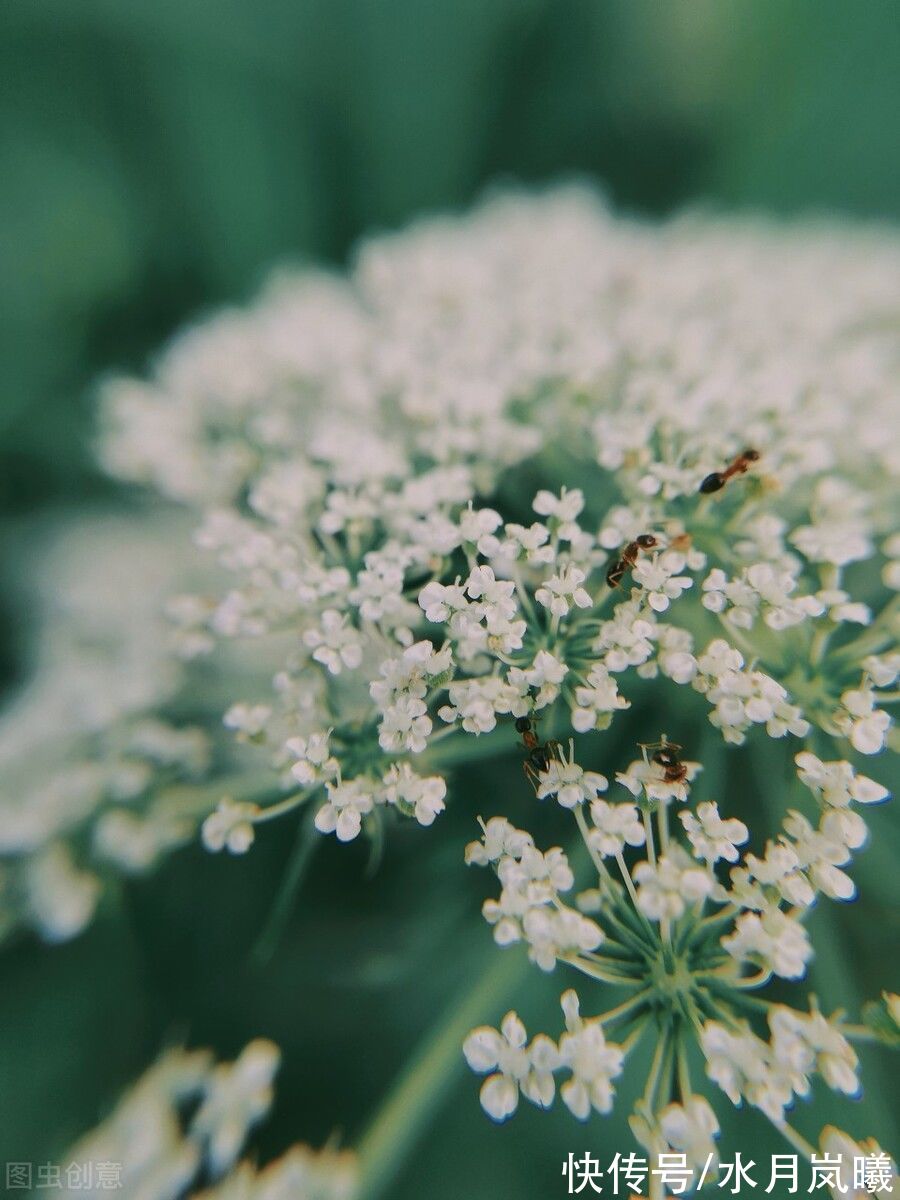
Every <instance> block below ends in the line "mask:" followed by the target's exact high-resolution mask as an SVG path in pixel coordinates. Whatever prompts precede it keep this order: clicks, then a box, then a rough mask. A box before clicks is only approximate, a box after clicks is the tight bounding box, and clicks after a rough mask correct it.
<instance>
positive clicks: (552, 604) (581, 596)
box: [534, 563, 593, 617]
mask: <svg viewBox="0 0 900 1200" xmlns="http://www.w3.org/2000/svg"><path fill="white" fill-rule="evenodd" d="M586 578H587V576H586V575H585V573H584V571H582V570H581V569H580V568H579V567H576V566H573V565H572V564H571V563H570V564H569V565H567V566H565V567H563V568H562V570H560V571H557V573H556V574H555V575H551V576H550V578H549V579H545V580H544V582H543V584H542V585H541V587H539V588H538V589H537V591H536V592H535V593H534V598H535V600H537V602H538V604H542V605H543V606H544V608H549V609H550V611H551V613H553V615H554V616H555V617H565V616H567V615H568V612H569V609H570V608H571V607H572V605H573V604H574V605H575V606H576V608H590V607H591V605H592V604H593V600H592V599H591V594H590V592H588V591H587V589H586V588H583V587H582V586H581V585H582V584H583V583H584V581H585V579H586Z"/></svg>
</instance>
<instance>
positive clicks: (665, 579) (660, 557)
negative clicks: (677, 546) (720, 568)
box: [631, 550, 694, 612]
mask: <svg viewBox="0 0 900 1200" xmlns="http://www.w3.org/2000/svg"><path fill="white" fill-rule="evenodd" d="M684 567H685V556H684V555H683V554H681V553H679V552H678V551H675V550H665V551H663V553H662V554H654V555H653V557H652V558H641V559H639V560H638V562H637V564H636V565H635V567H634V570H633V571H632V572H631V578H632V580H633V581H634V583H635V584H637V586H638V587H641V588H643V589H644V591H645V592H646V593H647V603H648V604H649V605H650V607H651V608H652V609H653V610H654V611H655V612H665V611H666V609H667V608H668V607H669V604H670V602H671V601H672V600H677V599H678V597H679V596H680V595H681V593H682V592H684V591H686V590H687V589H688V588H689V587H693V585H694V581H693V579H691V577H690V576H689V575H680V574H679V572H680V571H682V570H684Z"/></svg>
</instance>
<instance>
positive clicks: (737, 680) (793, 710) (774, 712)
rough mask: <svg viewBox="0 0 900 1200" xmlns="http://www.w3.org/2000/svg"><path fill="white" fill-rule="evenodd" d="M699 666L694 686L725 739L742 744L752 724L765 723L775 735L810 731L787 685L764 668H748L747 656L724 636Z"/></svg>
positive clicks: (715, 642)
mask: <svg viewBox="0 0 900 1200" xmlns="http://www.w3.org/2000/svg"><path fill="white" fill-rule="evenodd" d="M697 667H698V674H697V676H696V678H695V679H694V680H693V686H694V687H695V688H696V689H697V691H699V692H703V694H704V695H705V696H706V698H707V700H708V701H709V703H710V704H711V705H712V706H713V711H712V712H711V713H710V715H709V719H710V721H711V722H712V724H713V725H715V726H716V728H717V729H720V730H721V731H722V736H723V738H724V739H725V741H726V742H732V743H734V744H735V745H738V746H739V745H741V744H742V743H743V742H744V740H745V738H746V736H747V731H748V729H749V728H750V727H751V726H752V725H764V726H765V728H766V732H767V733H768V734H769V736H770V737H774V738H779V737H784V736H785V734H788V733H790V734H793V736H794V737H805V736H806V734H807V733H808V732H809V729H810V725H809V722H808V721H807V720H806V719H805V718H804V716H803V714H802V712H801V710H800V709H799V708H798V707H797V706H796V705H794V704H791V703H790V701H789V697H788V692H787V689H786V688H785V687H783V686H782V684H780V683H779V682H778V681H777V680H776V679H773V678H772V677H771V676H770V675H766V674H765V672H763V671H758V670H750V669H747V668H745V667H744V656H743V655H742V654H741V652H740V651H739V650H736V649H735V648H734V647H733V646H730V645H729V644H728V642H726V641H725V640H724V639H722V638H717V639H716V640H715V641H713V642H710V644H709V645H708V646H707V648H706V650H705V651H704V652H703V654H701V655H700V656H699V658H698V659H697Z"/></svg>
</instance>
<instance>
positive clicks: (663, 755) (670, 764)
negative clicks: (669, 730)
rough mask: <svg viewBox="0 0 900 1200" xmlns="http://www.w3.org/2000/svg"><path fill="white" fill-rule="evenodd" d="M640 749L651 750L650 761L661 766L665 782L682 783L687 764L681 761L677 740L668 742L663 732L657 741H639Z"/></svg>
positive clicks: (685, 777)
mask: <svg viewBox="0 0 900 1200" xmlns="http://www.w3.org/2000/svg"><path fill="white" fill-rule="evenodd" d="M640 747H641V749H642V750H645V751H646V750H652V751H653V753H652V754H651V755H650V761H651V762H652V763H656V765H657V766H658V767H662V770H663V779H664V780H665V781H666V783H684V781H685V779H687V773H688V769H687V764H686V763H683V762H682V761H681V756H680V755H679V753H678V752H679V750H680V749H681V747H680V746H679V745H678V743H677V742H670V741H669V740H668V738H667V737H666V735H665V734H663V735H662V737H661V738H660V740H659V741H658V742H641V743H640Z"/></svg>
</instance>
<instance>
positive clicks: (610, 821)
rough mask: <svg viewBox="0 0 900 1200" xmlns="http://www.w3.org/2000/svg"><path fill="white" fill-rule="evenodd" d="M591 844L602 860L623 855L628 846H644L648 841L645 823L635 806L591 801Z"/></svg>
mask: <svg viewBox="0 0 900 1200" xmlns="http://www.w3.org/2000/svg"><path fill="white" fill-rule="evenodd" d="M591 820H592V821H593V823H594V828H593V829H592V830H591V832H590V844H591V846H592V847H593V848H594V849H595V850H596V851H597V853H598V854H599V855H600V857H601V858H609V857H610V856H615V855H618V854H621V853H622V851H623V850H624V849H625V847H626V846H643V845H644V843H645V841H646V840H647V835H646V832H645V830H644V823H643V821H642V820H641V818H640V814H639V813H638V810H637V805H635V804H607V802H606V801H605V800H593V801H591Z"/></svg>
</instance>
